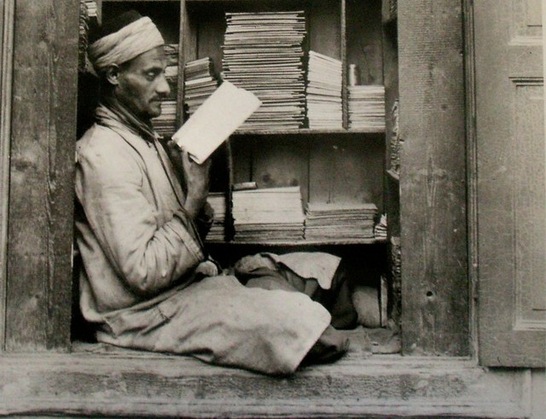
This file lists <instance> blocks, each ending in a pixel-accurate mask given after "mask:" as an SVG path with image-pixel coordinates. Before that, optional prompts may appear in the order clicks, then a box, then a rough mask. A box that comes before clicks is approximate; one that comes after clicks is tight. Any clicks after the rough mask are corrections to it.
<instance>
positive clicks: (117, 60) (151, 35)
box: [89, 17, 165, 73]
mask: <svg viewBox="0 0 546 419" xmlns="http://www.w3.org/2000/svg"><path fill="white" fill-rule="evenodd" d="M164 43H165V41H164V40H163V37H162V36H161V33H160V32H159V30H158V29H157V27H156V26H155V25H154V23H153V22H152V20H151V19H150V18H149V17H142V18H140V19H138V20H136V21H134V22H132V23H130V24H129V25H127V26H124V27H123V28H121V29H120V30H119V31H117V32H114V33H111V34H109V35H106V36H104V37H102V38H100V39H98V40H97V41H95V42H93V43H92V44H91V45H90V46H89V59H90V61H91V63H92V64H93V67H94V68H95V71H96V72H97V73H98V72H100V71H101V70H103V69H104V68H106V67H108V66H110V65H112V64H117V65H119V64H123V63H124V62H127V61H129V60H131V59H133V58H135V57H136V56H138V55H140V54H142V53H144V52H146V51H149V50H151V49H153V48H156V47H159V46H161V45H163V44H164Z"/></svg>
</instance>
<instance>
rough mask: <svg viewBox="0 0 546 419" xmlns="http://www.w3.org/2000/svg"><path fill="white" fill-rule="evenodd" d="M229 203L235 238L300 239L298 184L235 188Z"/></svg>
mask: <svg viewBox="0 0 546 419" xmlns="http://www.w3.org/2000/svg"><path fill="white" fill-rule="evenodd" d="M232 203H233V205H232V215H233V227H234V234H235V235H234V240H235V241H237V242H276V241H297V240H302V239H303V227H304V225H303V223H304V220H305V215H304V213H303V205H302V199H301V192H300V187H299V186H290V187H279V188H267V189H251V190H242V191H234V192H233V196H232Z"/></svg>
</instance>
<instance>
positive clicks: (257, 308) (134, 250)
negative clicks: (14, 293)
mask: <svg viewBox="0 0 546 419" xmlns="http://www.w3.org/2000/svg"><path fill="white" fill-rule="evenodd" d="M102 115H103V117H102V120H101V124H100V125H99V124H95V125H93V126H92V127H91V128H90V129H89V130H88V131H87V132H86V133H85V135H84V136H83V137H82V139H80V140H79V141H78V143H77V161H76V195H77V198H78V202H79V204H80V205H81V208H82V210H83V216H82V217H80V218H79V219H77V222H76V227H77V243H78V247H79V250H80V253H81V256H82V260H83V264H84V269H83V270H82V272H81V276H80V307H81V311H82V314H83V316H84V317H85V319H87V320H88V321H90V322H93V323H95V324H96V325H97V329H98V332H97V339H98V340H99V341H101V342H106V343H110V344H114V345H119V346H123V347H129V348H136V349H145V350H152V351H160V352H170V353H177V354H186V355H192V356H195V357H197V358H199V359H201V360H204V361H206V362H210V363H215V364H220V365H226V366H235V367H241V368H245V369H250V370H254V371H259V372H263V373H268V374H289V373H292V372H294V371H295V370H296V368H297V367H298V366H299V364H300V363H301V361H302V359H303V358H304V357H305V355H306V354H307V352H308V351H309V349H310V348H311V347H312V346H313V345H314V343H315V342H316V341H317V340H318V338H319V337H320V336H321V334H322V333H323V331H324V330H325V329H326V328H327V327H328V325H329V323H330V319H331V317H330V314H329V313H328V312H327V310H326V309H325V308H324V307H322V306H321V305H320V304H318V303H316V302H313V301H312V300H311V299H310V298H309V297H307V296H306V295H304V294H301V293H294V292H288V291H283V290H263V289H258V288H246V287H244V286H243V285H241V284H240V283H239V281H238V280H237V279H236V278H235V277H233V276H215V277H207V278H204V279H199V278H198V277H197V276H196V275H195V269H196V267H197V266H198V265H199V263H201V262H203V261H204V260H205V259H206V256H205V252H204V250H203V244H202V241H201V238H200V237H199V233H198V226H196V224H195V223H194V221H193V220H191V219H190V218H189V217H188V216H187V214H186V212H185V211H184V208H183V204H184V202H185V196H184V192H183V190H182V188H181V187H180V184H179V183H178V181H177V177H176V174H175V172H174V169H173V167H172V165H171V163H170V161H169V159H168V156H167V155H166V153H165V151H164V150H163V148H162V147H161V146H160V144H159V143H158V142H157V140H154V141H152V140H150V139H144V138H142V137H141V136H139V135H137V134H136V132H135V131H134V130H132V129H131V128H130V127H128V126H127V125H126V124H124V123H123V122H122V121H121V120H120V119H119V118H117V116H116V114H114V113H112V112H110V111H109V110H108V109H102Z"/></svg>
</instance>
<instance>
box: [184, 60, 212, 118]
mask: <svg viewBox="0 0 546 419" xmlns="http://www.w3.org/2000/svg"><path fill="white" fill-rule="evenodd" d="M216 87H218V80H217V79H216V78H215V77H214V73H213V68H212V59H211V58H210V57H205V58H200V59H198V60H193V61H188V62H187V63H186V64H185V66H184V103H185V104H186V112H187V116H191V115H193V114H194V113H195V111H196V110H197V109H198V108H199V107H200V106H201V105H202V104H203V102H204V101H205V100H206V99H207V98H208V97H209V96H210V95H211V94H212V93H214V91H215V90H216Z"/></svg>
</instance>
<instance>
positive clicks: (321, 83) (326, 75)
mask: <svg viewBox="0 0 546 419" xmlns="http://www.w3.org/2000/svg"><path fill="white" fill-rule="evenodd" d="M341 71H342V64H341V61H339V60H336V59H335V58H330V57H328V56H326V55H323V54H319V53H318V52H314V51H309V67H308V72H307V89H306V92H307V118H308V120H309V128H334V129H335V128H342V127H343V124H342V120H343V116H342V110H341V80H342V75H341V74H342V73H341Z"/></svg>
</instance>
